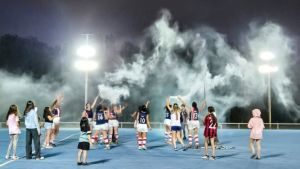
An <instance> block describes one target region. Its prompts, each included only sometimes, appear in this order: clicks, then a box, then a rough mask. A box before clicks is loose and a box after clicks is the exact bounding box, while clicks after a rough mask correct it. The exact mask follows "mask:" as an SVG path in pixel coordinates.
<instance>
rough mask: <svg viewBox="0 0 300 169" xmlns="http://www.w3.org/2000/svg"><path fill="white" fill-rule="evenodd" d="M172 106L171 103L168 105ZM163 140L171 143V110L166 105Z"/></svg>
mask: <svg viewBox="0 0 300 169" xmlns="http://www.w3.org/2000/svg"><path fill="white" fill-rule="evenodd" d="M169 107H171V108H172V105H169ZM164 125H165V142H166V143H169V144H172V136H171V133H172V132H171V112H170V110H169V109H168V107H167V106H165V120H164Z"/></svg>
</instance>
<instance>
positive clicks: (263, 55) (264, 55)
mask: <svg viewBox="0 0 300 169" xmlns="http://www.w3.org/2000/svg"><path fill="white" fill-rule="evenodd" d="M259 57H260V58H261V59H262V60H265V61H269V60H272V59H274V58H275V55H274V54H273V53H272V52H269V51H264V52H261V53H260V55H259Z"/></svg>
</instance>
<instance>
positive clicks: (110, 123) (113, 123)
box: [108, 119, 119, 128]
mask: <svg viewBox="0 0 300 169" xmlns="http://www.w3.org/2000/svg"><path fill="white" fill-rule="evenodd" d="M108 126H109V128H112V127H119V121H118V120H116V119H114V120H108Z"/></svg>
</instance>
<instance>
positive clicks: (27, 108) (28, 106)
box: [24, 100, 35, 116]
mask: <svg viewBox="0 0 300 169" xmlns="http://www.w3.org/2000/svg"><path fill="white" fill-rule="evenodd" d="M34 107H35V106H34V102H33V101H31V100H29V101H28V102H27V103H26V107H25V110H24V116H26V114H27V113H28V112H29V111H30V110H31V109H34Z"/></svg>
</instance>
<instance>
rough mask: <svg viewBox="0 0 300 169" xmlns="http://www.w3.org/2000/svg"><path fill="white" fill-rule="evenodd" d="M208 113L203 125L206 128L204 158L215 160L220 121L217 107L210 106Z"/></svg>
mask: <svg viewBox="0 0 300 169" xmlns="http://www.w3.org/2000/svg"><path fill="white" fill-rule="evenodd" d="M207 109H208V114H207V115H206V116H205V118H204V121H203V125H204V126H205V129H204V137H205V140H204V146H205V155H204V156H202V158H203V159H206V160H207V159H210V160H215V159H216V147H215V138H216V137H217V128H218V122H217V118H216V116H215V115H214V112H215V108H214V107H212V106H209V107H208V108H207ZM209 140H210V142H211V149H212V155H211V157H209V156H208V141H209Z"/></svg>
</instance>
